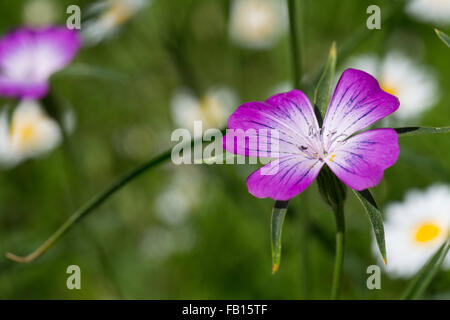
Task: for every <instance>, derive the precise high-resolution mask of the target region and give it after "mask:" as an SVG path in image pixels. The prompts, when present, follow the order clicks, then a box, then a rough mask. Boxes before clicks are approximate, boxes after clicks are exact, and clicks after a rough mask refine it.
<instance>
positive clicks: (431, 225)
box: [373, 185, 450, 278]
mask: <svg viewBox="0 0 450 320" xmlns="http://www.w3.org/2000/svg"><path fill="white" fill-rule="evenodd" d="M385 214H386V221H385V234H386V251H387V261H388V264H387V266H386V270H387V272H388V273H390V274H391V275H392V276H394V277H404V278H406V277H411V276H413V275H414V274H415V273H417V272H418V271H419V270H420V268H421V267H422V266H423V265H424V264H425V263H426V262H427V260H428V259H429V258H430V257H431V256H432V255H433V254H434V253H435V252H436V250H437V249H438V248H439V246H440V245H442V243H443V242H444V241H445V240H446V239H447V237H448V236H449V232H450V187H449V186H446V185H435V186H432V187H430V188H429V189H428V190H425V191H417V190H413V191H410V192H408V193H407V195H406V197H405V200H404V201H403V202H401V203H400V202H398V203H393V204H390V205H388V206H387V207H386V209H385ZM373 248H374V253H375V254H376V252H377V251H376V243H375V241H374V242H373ZM377 256H378V255H377ZM444 267H445V268H449V267H450V257H447V259H446V260H445V262H444Z"/></svg>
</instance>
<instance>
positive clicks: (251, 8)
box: [229, 0, 287, 49]
mask: <svg viewBox="0 0 450 320" xmlns="http://www.w3.org/2000/svg"><path fill="white" fill-rule="evenodd" d="M286 21H287V8H286V6H285V2H284V1H279V0H234V1H233V3H232V5H231V14H230V22H229V33H230V37H231V40H233V42H235V43H236V44H237V45H239V46H241V47H244V48H250V49H266V48H269V47H271V46H272V45H273V44H274V43H275V42H276V41H277V40H278V38H279V37H280V35H281V34H282V33H283V32H284V31H285V30H286V27H287V23H286Z"/></svg>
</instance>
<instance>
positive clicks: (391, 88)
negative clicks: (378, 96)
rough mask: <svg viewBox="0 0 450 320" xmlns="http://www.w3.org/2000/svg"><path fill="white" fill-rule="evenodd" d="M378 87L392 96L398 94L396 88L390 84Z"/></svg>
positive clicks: (385, 83)
mask: <svg viewBox="0 0 450 320" xmlns="http://www.w3.org/2000/svg"><path fill="white" fill-rule="evenodd" d="M380 87H381V89H382V90H383V91H385V92H387V93H389V94H392V95H394V96H395V95H397V93H398V89H397V86H395V85H394V84H392V83H390V82H382V83H381V84H380Z"/></svg>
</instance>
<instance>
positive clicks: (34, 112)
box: [0, 100, 62, 167]
mask: <svg viewBox="0 0 450 320" xmlns="http://www.w3.org/2000/svg"><path fill="white" fill-rule="evenodd" d="M61 140H62V134H61V130H60V128H59V126H58V124H57V122H56V121H55V120H53V119H51V118H50V117H48V116H47V115H46V114H45V112H44V111H43V110H42V108H41V106H40V105H39V103H38V102H36V101H34V100H23V101H21V102H20V104H19V105H18V106H17V107H16V109H15V110H14V112H13V114H12V117H11V121H9V119H8V114H7V112H6V110H4V111H3V112H2V114H1V115H0V163H1V164H2V165H3V166H4V167H12V166H14V165H16V164H18V163H20V162H21V161H23V160H26V159H27V158H31V157H37V156H40V155H42V154H45V153H47V152H49V151H50V150H52V149H53V148H55V147H56V146H58V145H59V144H60V142H61Z"/></svg>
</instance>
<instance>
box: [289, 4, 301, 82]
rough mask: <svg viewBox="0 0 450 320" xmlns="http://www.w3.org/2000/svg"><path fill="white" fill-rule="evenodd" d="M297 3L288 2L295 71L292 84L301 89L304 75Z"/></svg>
mask: <svg viewBox="0 0 450 320" xmlns="http://www.w3.org/2000/svg"><path fill="white" fill-rule="evenodd" d="M297 1H298V0H288V9H289V31H290V41H291V58H292V68H293V70H294V72H293V77H292V81H293V83H292V84H293V87H294V88H299V86H300V80H301V74H302V57H301V52H300V43H299V39H298V32H297V15H296V12H297V9H296V6H297Z"/></svg>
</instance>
